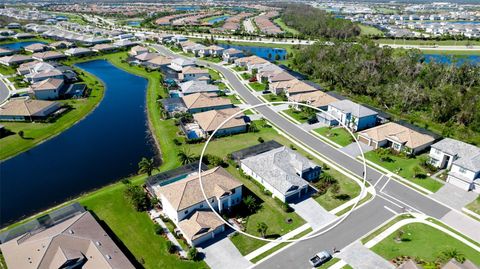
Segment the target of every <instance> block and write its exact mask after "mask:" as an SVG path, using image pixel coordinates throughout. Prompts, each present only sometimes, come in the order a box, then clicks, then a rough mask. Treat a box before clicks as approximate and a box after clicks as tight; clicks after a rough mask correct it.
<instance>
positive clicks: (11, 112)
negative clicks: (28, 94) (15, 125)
mask: <svg viewBox="0 0 480 269" xmlns="http://www.w3.org/2000/svg"><path fill="white" fill-rule="evenodd" d="M58 109H60V103H58V102H52V101H43V100H32V99H30V98H23V97H22V98H12V99H10V100H8V101H7V102H6V103H4V104H3V105H2V106H1V107H0V120H4V121H33V120H36V119H44V118H46V117H48V116H50V115H51V114H52V113H53V112H55V111H57V110H58Z"/></svg>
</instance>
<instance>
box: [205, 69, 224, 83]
mask: <svg viewBox="0 0 480 269" xmlns="http://www.w3.org/2000/svg"><path fill="white" fill-rule="evenodd" d="M208 74H209V75H210V78H211V79H212V80H213V81H215V80H218V81H220V80H222V78H221V77H220V74H219V73H218V72H217V71H216V70H213V69H210V68H209V69H208Z"/></svg>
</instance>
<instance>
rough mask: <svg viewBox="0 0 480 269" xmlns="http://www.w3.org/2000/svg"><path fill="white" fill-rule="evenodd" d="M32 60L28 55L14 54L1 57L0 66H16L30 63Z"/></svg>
mask: <svg viewBox="0 0 480 269" xmlns="http://www.w3.org/2000/svg"><path fill="white" fill-rule="evenodd" d="M32 60H33V59H32V57H31V56H29V55H21V54H15V55H10V56H4V57H1V58H0V64H3V65H6V66H12V65H18V64H23V63H26V62H30V61H32Z"/></svg>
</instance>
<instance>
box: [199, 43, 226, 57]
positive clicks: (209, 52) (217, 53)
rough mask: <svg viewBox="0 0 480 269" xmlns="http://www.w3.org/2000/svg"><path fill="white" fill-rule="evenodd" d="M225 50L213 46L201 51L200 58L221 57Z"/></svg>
mask: <svg viewBox="0 0 480 269" xmlns="http://www.w3.org/2000/svg"><path fill="white" fill-rule="evenodd" d="M224 50H225V49H224V48H222V47H220V46H216V45H211V46H208V47H205V48H204V49H202V50H200V51H199V53H198V54H199V55H200V57H205V56H212V57H221V56H222V54H223V51H224Z"/></svg>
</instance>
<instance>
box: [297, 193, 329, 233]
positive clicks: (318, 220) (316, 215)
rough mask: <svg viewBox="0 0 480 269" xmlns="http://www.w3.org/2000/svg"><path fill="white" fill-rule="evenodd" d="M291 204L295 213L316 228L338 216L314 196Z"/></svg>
mask: <svg viewBox="0 0 480 269" xmlns="http://www.w3.org/2000/svg"><path fill="white" fill-rule="evenodd" d="M290 206H291V207H292V208H293V209H295V213H297V214H298V215H299V216H300V217H302V218H303V219H304V220H305V221H306V222H307V223H308V224H309V225H310V226H312V229H314V230H315V229H317V228H320V227H322V226H324V225H325V224H327V223H329V222H330V221H332V220H333V219H335V218H336V216H335V215H333V214H330V213H328V211H326V210H325V209H324V208H323V207H322V206H320V204H319V203H317V202H316V201H315V200H314V199H313V198H307V199H305V200H303V201H299V202H296V203H291V204H290Z"/></svg>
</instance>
